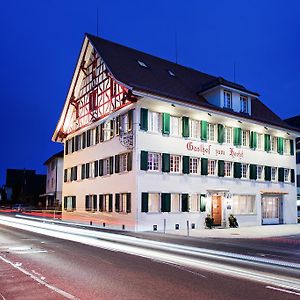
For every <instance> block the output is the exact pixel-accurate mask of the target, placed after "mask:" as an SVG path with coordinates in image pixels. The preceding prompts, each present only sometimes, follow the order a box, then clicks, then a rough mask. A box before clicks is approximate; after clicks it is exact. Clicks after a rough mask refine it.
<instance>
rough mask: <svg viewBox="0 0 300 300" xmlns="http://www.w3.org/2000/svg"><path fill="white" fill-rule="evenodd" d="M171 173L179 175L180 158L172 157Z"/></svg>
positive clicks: (177, 156)
mask: <svg viewBox="0 0 300 300" xmlns="http://www.w3.org/2000/svg"><path fill="white" fill-rule="evenodd" d="M170 172H171V173H179V172H180V156H179V155H170Z"/></svg>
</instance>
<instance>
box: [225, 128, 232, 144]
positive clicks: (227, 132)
mask: <svg viewBox="0 0 300 300" xmlns="http://www.w3.org/2000/svg"><path fill="white" fill-rule="evenodd" d="M225 143H227V144H232V128H231V127H227V126H226V127H225Z"/></svg>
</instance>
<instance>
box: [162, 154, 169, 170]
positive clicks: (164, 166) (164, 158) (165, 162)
mask: <svg viewBox="0 0 300 300" xmlns="http://www.w3.org/2000/svg"><path fill="white" fill-rule="evenodd" d="M162 171H163V172H170V154H169V153H163V154H162Z"/></svg>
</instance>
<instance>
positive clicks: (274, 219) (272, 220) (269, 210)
mask: <svg viewBox="0 0 300 300" xmlns="http://www.w3.org/2000/svg"><path fill="white" fill-rule="evenodd" d="M261 201H262V202H261V213H262V224H279V223H282V221H283V220H282V201H281V197H280V196H263V197H262V200H261Z"/></svg>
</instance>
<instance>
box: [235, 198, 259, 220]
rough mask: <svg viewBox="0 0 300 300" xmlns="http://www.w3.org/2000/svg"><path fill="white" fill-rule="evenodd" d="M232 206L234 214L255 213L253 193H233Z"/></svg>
mask: <svg viewBox="0 0 300 300" xmlns="http://www.w3.org/2000/svg"><path fill="white" fill-rule="evenodd" d="M232 206H233V207H232V208H233V213H234V214H235V215H246V214H255V195H234V196H233V198H232Z"/></svg>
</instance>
